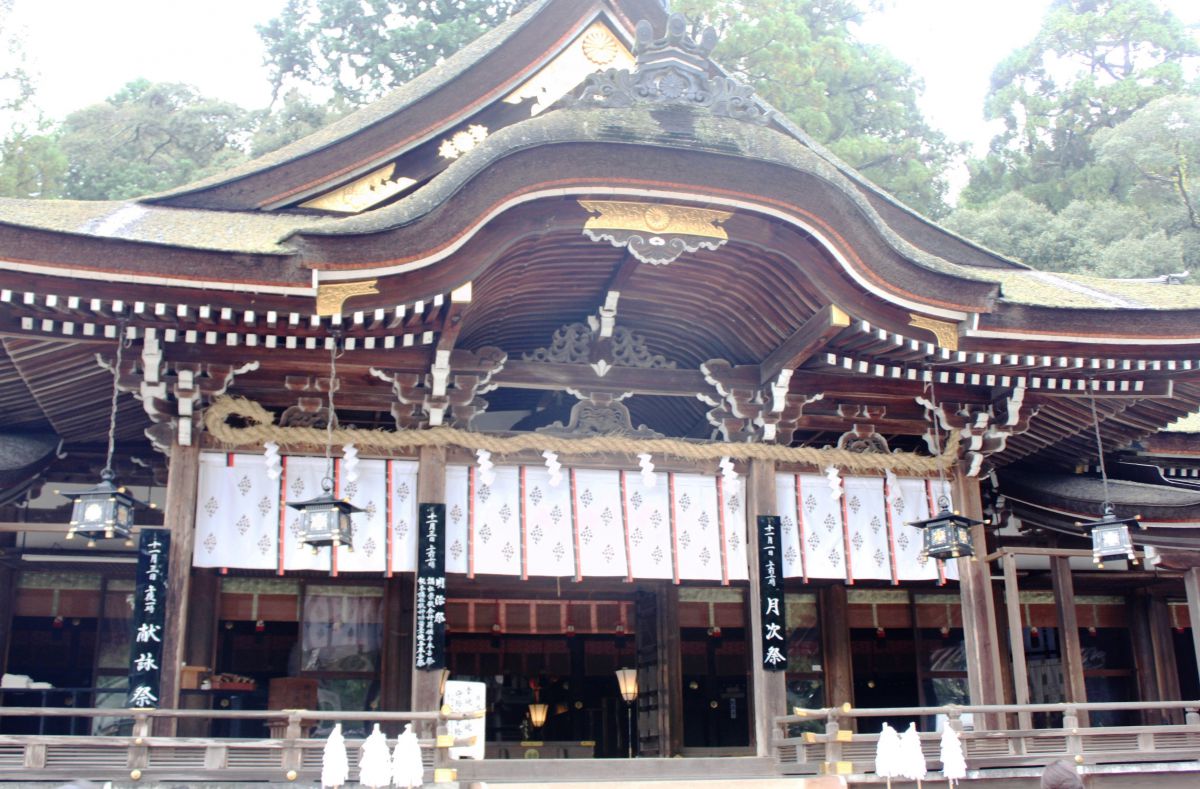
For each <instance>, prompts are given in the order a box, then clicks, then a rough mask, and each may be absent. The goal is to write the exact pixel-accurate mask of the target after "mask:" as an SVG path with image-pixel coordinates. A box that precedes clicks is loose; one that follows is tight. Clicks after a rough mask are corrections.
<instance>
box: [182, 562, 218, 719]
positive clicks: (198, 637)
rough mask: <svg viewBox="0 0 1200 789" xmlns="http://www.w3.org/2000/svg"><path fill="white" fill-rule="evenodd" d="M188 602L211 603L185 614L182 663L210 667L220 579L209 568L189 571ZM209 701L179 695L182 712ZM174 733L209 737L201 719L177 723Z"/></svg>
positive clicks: (213, 664) (200, 707)
mask: <svg viewBox="0 0 1200 789" xmlns="http://www.w3.org/2000/svg"><path fill="white" fill-rule="evenodd" d="M191 599H193V600H204V601H211V604H209V605H197V606H193V607H192V609H191V610H190V611H188V617H187V632H186V633H185V634H184V639H183V660H184V662H185V663H187V664H188V665H189V666H207V667H208V668H213V667H214V666H215V665H216V663H215V660H216V655H217V626H218V622H217V620H218V618H219V615H220V599H221V579H220V577H219V576H218V575H217V571H216V570H215V569H212V568H207V567H205V568H199V569H196V570H193V571H192V588H191ZM210 703H211V698H209V697H208V696H207V695H201V696H197V695H187V696H183V695H181V696H180V699H179V708H180V709H183V710H202V709H208V706H209V704H210ZM176 734H178V735H179V736H180V737H207V736H209V722H208V721H207V720H205V719H203V718H188V719H184V720H181V721H179V724H178V726H177V730H176Z"/></svg>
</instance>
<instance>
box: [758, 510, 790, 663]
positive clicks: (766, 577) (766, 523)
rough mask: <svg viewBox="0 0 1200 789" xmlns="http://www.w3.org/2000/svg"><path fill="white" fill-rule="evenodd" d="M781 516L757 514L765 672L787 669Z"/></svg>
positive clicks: (759, 585) (760, 610)
mask: <svg viewBox="0 0 1200 789" xmlns="http://www.w3.org/2000/svg"><path fill="white" fill-rule="evenodd" d="M779 544H780V534H779V516H778V515H759V516H758V596H759V609H758V610H759V612H760V613H761V614H762V656H763V657H762V660H763V665H762V667H763V669H764V670H766V671H786V670H787V616H786V614H785V612H784V600H783V561H782V560H781V558H780V557H781V556H782V555H783V554H782V552H781V551H780V550H779Z"/></svg>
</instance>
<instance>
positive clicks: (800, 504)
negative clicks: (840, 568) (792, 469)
mask: <svg viewBox="0 0 1200 789" xmlns="http://www.w3.org/2000/svg"><path fill="white" fill-rule="evenodd" d="M795 477H796V537H797V538H798V539H799V540H800V575H801V577H803V579H804V583H808V543H807V542H805V538H804V496H803V492H802V491H801V489H800V475H799V474H796V475H795Z"/></svg>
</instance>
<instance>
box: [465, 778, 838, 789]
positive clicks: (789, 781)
mask: <svg viewBox="0 0 1200 789" xmlns="http://www.w3.org/2000/svg"><path fill="white" fill-rule="evenodd" d="M736 780H737V784H736V786H747V787H749V789H845V787H846V781H845V779H843V778H841V777H834V776H824V777H821V778H738V779H736ZM460 786H463V787H468V788H469V789H491V788H492V787H494V788H495V789H596V787H597V786H602V787H603V788H604V789H680V788H681V787H683V786H687V787H713V789H715V788H716V787H727V788H728V787H730V779H729V778H724V779H696V778H678V779H674V780H664V781H636V780H634V781H628V780H625V781H623V780H615V781H601V780H591V781H558V782H554V783H508V782H505V783H495V782H482V781H480V782H473V783H471V784H462V783H461V782H460Z"/></svg>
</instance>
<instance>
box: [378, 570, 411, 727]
mask: <svg viewBox="0 0 1200 789" xmlns="http://www.w3.org/2000/svg"><path fill="white" fill-rule="evenodd" d="M415 583H416V582H415V581H414V580H413V579H411V578H409V576H408V574H407V573H405V574H403V575H397V576H395V577H392V578H389V579H388V580H387V581H386V582H385V583H384V587H383V650H382V656H381V660H382V663H383V665H382V666H381V667H380V676H379V705H380V709H382V710H384V711H385V712H404V711H407V710H408V709H409V705H410V704H411V699H412V675H413V672H412V670H411V668H410V666H411V663H412V655H413V643H412V629H411V628H410V627H409V623H410V622H411V621H412V620H413V618H414V617H415V616H416V614H415V613H414V612H413V603H414V599H413V595H412V594H410V592H411V591H412V589H413V588H414V585H415ZM403 728H404V726H403V725H402V724H393V725H392V726H391V728H389V729H388V736H393V737H394V736H396V735H397V734H399V733H400V731H401V730H403Z"/></svg>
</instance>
